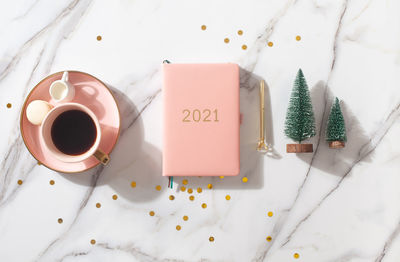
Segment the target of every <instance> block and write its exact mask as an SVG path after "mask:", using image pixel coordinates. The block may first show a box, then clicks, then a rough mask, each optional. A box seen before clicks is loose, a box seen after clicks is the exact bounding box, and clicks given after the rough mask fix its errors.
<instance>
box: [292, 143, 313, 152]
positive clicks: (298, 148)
mask: <svg viewBox="0 0 400 262" xmlns="http://www.w3.org/2000/svg"><path fill="white" fill-rule="evenodd" d="M312 152H313V144H287V145H286V153H312Z"/></svg>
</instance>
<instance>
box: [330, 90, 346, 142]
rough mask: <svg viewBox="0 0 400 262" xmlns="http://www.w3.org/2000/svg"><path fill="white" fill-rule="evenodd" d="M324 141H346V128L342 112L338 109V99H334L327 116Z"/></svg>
mask: <svg viewBox="0 0 400 262" xmlns="http://www.w3.org/2000/svg"><path fill="white" fill-rule="evenodd" d="M326 141H328V142H330V141H342V142H346V141H347V136H346V126H345V123H344V118H343V114H342V110H341V109H340V103H339V99H338V98H337V97H336V99H335V102H334V103H333V105H332V108H331V113H330V114H329V118H328V124H327V127H326Z"/></svg>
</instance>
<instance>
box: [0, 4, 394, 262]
mask: <svg viewBox="0 0 400 262" xmlns="http://www.w3.org/2000/svg"><path fill="white" fill-rule="evenodd" d="M399 10H400V1H396V0H387V1H382V0H367V1H356V0H318V1H316V0H297V1H295V0H288V1H286V0H268V1H260V0H248V1H237V0H229V1H228V0H220V1H212V0H203V1H192V0H168V1H161V0H151V1H144V0H141V1H140V0H138V1H133V0H114V1H107V0H99V1H96V0H93V1H90V0H80V1H79V0H74V1H70V0H69V1H67V0H57V1H54V0H23V1H3V3H2V4H1V8H0V38H1V41H0V59H1V60H0V89H1V96H0V105H1V107H0V116H1V119H2V130H1V131H0V132H1V135H2V138H3V139H1V140H0V156H1V158H0V261H7V262H8V261H238V262H246V261H268V262H269V261H271V262H281V261H283V262H286V261H307V262H310V261H318V262H320V261H343V262H344V261H352V262H353V261H354V262H367V261H368V262H369V261H371V262H372V261H384V262H397V261H400V236H399V233H400V159H399V156H400V135H399V134H400V120H399V114H400V88H399V86H400V16H399ZM203 24H205V25H207V30H205V31H202V30H201V29H200V27H201V25H203ZM239 29H241V30H243V31H244V33H243V35H242V36H238V35H237V34H236V32H237V30H239ZM97 35H101V36H102V40H101V41H97V40H96V36H97ZM296 35H300V36H301V37H302V39H301V41H296V40H295V37H296ZM225 37H229V38H230V43H229V44H225V43H224V41H223V39H224V38H225ZM268 41H272V42H273V43H274V45H273V46H272V47H269V46H267V42H268ZM243 44H246V45H247V46H248V48H247V50H245V51H244V50H242V49H241V46H242V45H243ZM163 59H169V60H171V61H172V62H175V63H177V62H180V63H185V62H234V63H238V64H239V65H240V66H241V67H242V75H241V76H242V78H241V82H242V83H241V84H242V88H241V112H242V113H243V116H244V117H243V125H242V127H241V140H242V141H241V150H242V151H241V153H242V154H241V165H242V169H241V174H240V176H239V177H234V178H224V179H222V180H221V179H220V178H193V179H189V185H188V187H193V188H197V187H199V186H200V187H202V188H203V192H202V193H201V194H198V193H197V192H195V193H194V196H195V200H194V201H193V202H191V201H189V199H188V196H189V195H188V193H187V192H178V191H177V190H176V189H177V188H178V187H179V186H181V181H182V180H181V179H179V178H177V179H176V183H175V185H174V188H175V190H170V189H167V188H166V185H167V179H166V178H163V177H161V143H162V141H161V118H160V116H161V72H160V63H161V61H162V60H163ZM299 67H301V68H302V69H303V71H304V73H305V75H306V78H307V80H308V84H309V87H310V89H311V93H312V98H313V104H314V110H315V115H316V122H317V127H318V135H317V136H316V137H314V138H313V139H312V142H313V143H314V148H315V153H314V154H308V155H300V156H296V155H294V154H293V155H289V154H286V153H285V144H286V143H288V142H289V140H288V139H286V138H285V137H284V135H283V123H284V118H285V113H286V107H287V104H288V100H289V95H290V90H291V88H292V83H293V80H294V77H295V74H296V71H297V69H298V68H299ZM65 69H75V70H80V71H85V72H88V73H90V74H93V75H95V76H97V77H98V78H100V79H102V80H103V81H105V82H106V83H108V84H109V85H110V86H112V87H113V88H115V89H118V90H120V91H121V92H119V93H118V100H119V101H120V105H121V108H122V111H123V133H122V136H121V138H120V140H119V143H118V145H117V146H116V148H115V150H114V152H113V153H112V155H111V157H112V160H111V162H110V164H109V165H108V166H107V167H106V168H104V169H101V168H97V169H96V170H92V171H90V172H87V173H86V174H81V175H64V174H59V173H56V172H53V171H50V170H48V169H47V168H45V167H44V166H39V165H37V163H36V161H35V160H34V158H33V157H32V156H31V155H30V154H29V152H28V151H27V150H26V148H25V146H24V144H23V142H22V139H21V136H20V133H19V113H20V109H21V106H22V103H23V101H24V98H25V97H26V95H27V94H28V92H29V90H30V89H32V88H33V86H34V85H35V83H37V82H38V81H39V80H40V79H42V78H43V77H45V76H46V75H48V74H50V73H52V72H57V71H61V70H65ZM260 78H262V79H264V80H265V81H266V82H267V84H268V90H269V91H268V93H269V96H268V98H267V110H268V112H267V119H268V123H267V125H268V141H269V142H270V143H273V145H274V149H275V156H274V157H268V156H261V155H258V154H257V153H255V151H254V147H255V145H256V139H257V131H258V127H257V120H258V115H257V107H258V93H257V88H255V84H256V80H257V79H260ZM333 96H338V97H340V98H341V99H342V100H343V104H342V107H343V111H344V115H345V119H346V123H347V130H348V140H349V141H348V143H347V146H346V148H345V149H342V150H331V149H329V148H328V146H327V144H326V142H325V140H324V123H325V121H326V119H327V114H328V111H329V107H330V103H331V100H332V97H333ZM7 103H11V104H12V107H11V108H7V107H6V104H7ZM243 176H247V177H248V179H249V182H248V183H246V184H245V183H242V182H241V177H243ZM18 180H22V181H23V184H22V185H18V183H17V181H18ZM50 180H54V181H55V184H54V185H50V184H49V181H50ZM131 181H136V183H137V187H136V188H131V187H130V182H131ZM208 183H212V184H213V185H214V188H213V189H212V190H208V189H207V188H206V185H207V184H208ZM156 185H161V186H162V190H161V191H156V190H155V186H156ZM113 194H117V195H118V199H117V200H113V199H112V195H113ZM171 194H173V195H175V200H174V201H170V200H169V199H168V196H169V195H171ZM226 194H229V195H230V196H231V200H230V201H226V200H225V195H226ZM98 202H99V203H101V205H102V206H101V208H96V206H95V205H96V203H98ZM203 202H204V203H207V205H208V207H207V208H206V209H202V208H201V203H203ZM150 210H153V211H154V212H155V216H154V217H150V216H149V211H150ZM268 211H272V212H273V213H274V215H273V216H272V217H268V216H267V212H268ZM183 215H187V216H189V220H188V221H186V222H185V221H183V220H182V216H183ZM59 218H62V219H63V223H62V224H59V223H58V222H57V220H58V219H59ZM178 224H179V225H181V226H182V230H180V231H177V230H176V229H175V227H176V225H178ZM210 236H213V237H214V238H215V241H214V242H212V243H211V242H209V240H208V239H209V237H210ZM267 236H271V237H272V241H271V242H268V241H266V237H267ZM91 239H95V240H96V244H95V245H92V244H90V240H91ZM295 253H298V254H299V255H300V258H298V259H295V258H294V257H293V255H294V254H295Z"/></svg>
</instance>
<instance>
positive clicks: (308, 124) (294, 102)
mask: <svg viewBox="0 0 400 262" xmlns="http://www.w3.org/2000/svg"><path fill="white" fill-rule="evenodd" d="M285 135H286V136H287V137H289V138H291V139H292V140H294V141H297V142H299V143H301V141H303V140H305V139H307V138H310V137H313V136H315V119H314V112H313V108H312V103H311V97H310V92H309V91H308V86H307V82H306V79H305V78H304V75H303V71H301V69H299V71H298V72H297V76H296V80H295V81H294V86H293V90H292V94H291V97H290V102H289V107H288V110H287V113H286V121H285Z"/></svg>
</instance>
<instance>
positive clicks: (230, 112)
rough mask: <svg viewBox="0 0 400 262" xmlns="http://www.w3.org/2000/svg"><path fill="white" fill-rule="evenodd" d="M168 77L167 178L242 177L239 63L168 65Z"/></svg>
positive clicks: (165, 94) (165, 118)
mask: <svg viewBox="0 0 400 262" xmlns="http://www.w3.org/2000/svg"><path fill="white" fill-rule="evenodd" d="M163 74H164V85H163V102H164V105H163V106H164V107H163V121H164V124H163V126H164V130H163V136H164V137H163V175H164V176H235V175H238V174H239V169H240V168H239V162H240V154H239V124H240V112H239V67H238V65H236V64H164V65H163Z"/></svg>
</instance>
